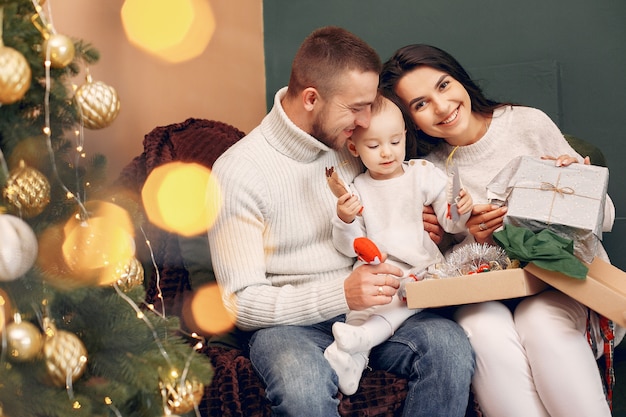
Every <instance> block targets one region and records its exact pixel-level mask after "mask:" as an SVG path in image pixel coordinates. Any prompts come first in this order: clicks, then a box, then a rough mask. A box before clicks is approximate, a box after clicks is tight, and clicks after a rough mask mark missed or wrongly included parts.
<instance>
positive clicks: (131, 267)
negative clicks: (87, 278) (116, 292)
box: [100, 256, 144, 292]
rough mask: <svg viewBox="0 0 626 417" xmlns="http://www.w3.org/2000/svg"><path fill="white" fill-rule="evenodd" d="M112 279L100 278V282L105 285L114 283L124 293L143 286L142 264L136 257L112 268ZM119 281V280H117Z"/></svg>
mask: <svg viewBox="0 0 626 417" xmlns="http://www.w3.org/2000/svg"><path fill="white" fill-rule="evenodd" d="M112 269H113V271H112V277H111V278H112V279H110V278H108V277H107V276H105V275H103V276H102V277H101V278H100V282H104V283H105V284H107V283H110V282H111V281H114V282H116V283H117V286H118V287H119V288H120V290H122V291H123V292H128V291H130V290H132V289H133V288H135V287H137V286H139V285H141V284H143V279H144V271H143V265H141V262H139V260H138V259H137V258H135V257H134V256H133V257H132V258H130V259H129V260H128V262H124V263H122V264H118V265H117V266H116V267H115V268H112ZM116 279H117V280H116Z"/></svg>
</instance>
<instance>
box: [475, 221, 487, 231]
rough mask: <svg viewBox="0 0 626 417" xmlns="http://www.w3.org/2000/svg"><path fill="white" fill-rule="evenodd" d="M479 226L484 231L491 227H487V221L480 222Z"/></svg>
mask: <svg viewBox="0 0 626 417" xmlns="http://www.w3.org/2000/svg"><path fill="white" fill-rule="evenodd" d="M478 228H479V229H480V230H481V231H483V232H484V231H485V230H487V229H489V227H487V225H486V224H485V222H482V223H480V224H479V225H478Z"/></svg>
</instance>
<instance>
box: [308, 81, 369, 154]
mask: <svg viewBox="0 0 626 417" xmlns="http://www.w3.org/2000/svg"><path fill="white" fill-rule="evenodd" d="M377 87H378V74H376V73H375V72H358V71H350V72H347V73H345V74H344V75H343V76H342V79H341V80H340V87H339V89H338V91H337V92H336V93H335V94H334V95H332V96H330V97H320V106H319V109H317V112H316V115H315V118H314V120H313V124H312V126H311V132H310V133H311V135H312V136H313V137H315V138H316V139H318V140H319V141H320V142H322V143H323V144H325V145H326V146H328V147H330V148H333V149H341V148H343V147H344V146H345V144H346V141H347V140H348V138H349V137H351V136H352V132H353V131H354V128H355V127H357V126H362V127H364V128H367V127H368V126H369V123H370V118H371V115H372V114H371V110H372V102H373V101H374V99H375V98H376V89H377Z"/></svg>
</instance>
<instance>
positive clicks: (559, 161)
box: [541, 155, 591, 167]
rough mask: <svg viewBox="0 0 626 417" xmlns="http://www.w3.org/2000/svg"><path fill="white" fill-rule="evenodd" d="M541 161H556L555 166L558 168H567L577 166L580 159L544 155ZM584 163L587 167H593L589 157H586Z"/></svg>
mask: <svg viewBox="0 0 626 417" xmlns="http://www.w3.org/2000/svg"><path fill="white" fill-rule="evenodd" d="M541 159H545V160H548V161H556V162H555V163H554V165H556V166H557V167H566V166H568V165H571V164H575V163H577V162H578V158H576V157H575V156H569V155H561V156H558V157H554V156H548V155H544V156H542V157H541ZM583 163H584V164H585V165H591V160H590V159H589V157H588V156H585V159H584V160H583Z"/></svg>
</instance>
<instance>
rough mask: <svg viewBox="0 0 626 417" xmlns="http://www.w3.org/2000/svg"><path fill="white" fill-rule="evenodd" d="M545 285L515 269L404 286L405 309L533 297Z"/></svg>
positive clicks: (545, 285)
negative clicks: (406, 307)
mask: <svg viewBox="0 0 626 417" xmlns="http://www.w3.org/2000/svg"><path fill="white" fill-rule="evenodd" d="M547 287H548V285H547V284H546V283H545V282H543V281H541V280H540V279H537V278H536V277H534V276H533V275H532V274H530V273H529V272H528V271H526V270H524V269H521V268H516V269H506V270H502V271H491V272H482V273H479V274H473V275H462V276H459V277H449V278H440V279H426V280H423V281H417V282H409V283H407V284H406V298H407V306H408V307H409V308H427V307H444V306H452V305H460V304H471V303H479V302H482V301H490V300H504V299H508V298H517V297H524V296H527V295H532V294H537V293H538V292H540V291H543V290H544V289H546V288H547Z"/></svg>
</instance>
